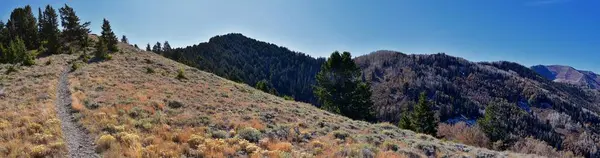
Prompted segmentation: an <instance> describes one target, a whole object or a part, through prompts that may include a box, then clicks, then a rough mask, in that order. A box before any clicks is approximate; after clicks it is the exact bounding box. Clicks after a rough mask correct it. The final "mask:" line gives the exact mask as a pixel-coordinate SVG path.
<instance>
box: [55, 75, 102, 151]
mask: <svg viewBox="0 0 600 158" xmlns="http://www.w3.org/2000/svg"><path fill="white" fill-rule="evenodd" d="M69 71H70V69H69V67H68V66H67V68H65V70H64V71H63V72H62V73H61V75H60V78H59V80H58V93H57V94H58V97H57V100H56V111H57V113H58V117H59V118H60V121H61V128H62V132H63V138H64V139H65V141H66V143H67V150H68V155H67V156H68V157H72V158H88V157H89V158H96V157H100V156H99V155H98V154H97V153H96V152H95V150H94V147H95V145H94V138H93V137H92V136H91V135H90V134H89V132H87V130H86V129H84V128H83V127H82V126H81V125H80V124H79V122H77V120H76V119H75V117H74V116H73V111H72V110H71V92H70V91H69V82H68V75H69Z"/></svg>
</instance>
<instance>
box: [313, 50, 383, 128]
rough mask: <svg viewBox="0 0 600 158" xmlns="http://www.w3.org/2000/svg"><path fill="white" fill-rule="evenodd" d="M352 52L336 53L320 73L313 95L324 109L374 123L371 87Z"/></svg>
mask: <svg viewBox="0 0 600 158" xmlns="http://www.w3.org/2000/svg"><path fill="white" fill-rule="evenodd" d="M360 76H361V74H360V69H359V68H358V66H357V65H356V64H355V63H354V61H353V60H352V56H351V55H350V53H349V52H344V53H343V54H340V53H339V52H337V51H336V52H334V53H333V54H331V56H330V57H329V59H327V62H325V63H324V64H323V65H322V67H321V71H320V72H319V73H318V74H317V77H316V79H317V85H316V86H315V90H314V93H315V95H316V96H317V98H318V99H319V101H320V102H321V105H322V106H321V108H323V109H325V110H327V111H330V112H333V113H338V114H342V115H344V116H347V117H350V118H352V119H356V120H366V121H374V119H375V114H374V110H373V102H372V101H371V98H370V97H371V91H370V88H369V85H368V84H366V83H364V82H363V81H362V80H361V78H360Z"/></svg>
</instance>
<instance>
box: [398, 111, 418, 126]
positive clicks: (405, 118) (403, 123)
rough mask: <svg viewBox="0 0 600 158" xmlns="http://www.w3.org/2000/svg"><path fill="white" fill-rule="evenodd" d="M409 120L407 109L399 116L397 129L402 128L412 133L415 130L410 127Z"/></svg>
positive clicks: (409, 115)
mask: <svg viewBox="0 0 600 158" xmlns="http://www.w3.org/2000/svg"><path fill="white" fill-rule="evenodd" d="M410 118H411V113H410V112H409V111H408V109H404V110H403V111H402V114H401V116H400V122H398V127H400V128H402V129H407V130H413V131H414V130H415V129H414V127H413V126H412V122H411V119H410Z"/></svg>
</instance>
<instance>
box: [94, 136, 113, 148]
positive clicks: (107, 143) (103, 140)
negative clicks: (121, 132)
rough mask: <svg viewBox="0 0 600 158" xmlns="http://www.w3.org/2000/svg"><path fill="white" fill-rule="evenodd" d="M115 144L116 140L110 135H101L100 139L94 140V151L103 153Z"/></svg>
mask: <svg viewBox="0 0 600 158" xmlns="http://www.w3.org/2000/svg"><path fill="white" fill-rule="evenodd" d="M115 142H117V139H116V138H115V137H113V136H111V135H108V134H107V135H102V136H100V138H98V140H96V151H98V152H103V151H106V150H108V149H110V147H111V146H112V145H113V144H114V143H115Z"/></svg>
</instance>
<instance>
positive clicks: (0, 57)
mask: <svg viewBox="0 0 600 158" xmlns="http://www.w3.org/2000/svg"><path fill="white" fill-rule="evenodd" d="M7 55H8V50H6V48H5V47H4V43H1V42H0V63H8V59H7V58H8V57H7Z"/></svg>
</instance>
